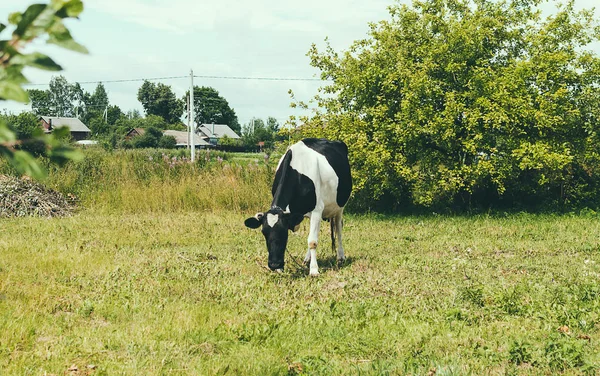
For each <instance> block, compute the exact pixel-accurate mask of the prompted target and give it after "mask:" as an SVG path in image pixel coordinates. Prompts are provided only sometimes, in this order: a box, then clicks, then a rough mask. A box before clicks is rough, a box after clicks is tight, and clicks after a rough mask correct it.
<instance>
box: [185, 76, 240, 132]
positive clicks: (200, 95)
mask: <svg viewBox="0 0 600 376" xmlns="http://www.w3.org/2000/svg"><path fill="white" fill-rule="evenodd" d="M189 93H190V92H189V91H187V92H186V95H185V97H184V99H185V98H187V97H188V96H189ZM194 112H195V114H196V115H195V120H196V123H197V124H212V123H215V124H226V125H228V126H229V127H230V128H231V129H233V130H234V131H235V132H236V133H237V134H240V132H241V126H240V123H239V122H238V118H237V115H236V114H235V110H234V109H233V108H231V107H230V106H229V103H228V102H227V100H226V99H225V98H223V97H222V96H221V95H219V92H218V91H217V90H215V89H214V88H212V87H207V86H202V87H199V86H194Z"/></svg>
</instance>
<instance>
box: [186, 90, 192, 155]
mask: <svg viewBox="0 0 600 376" xmlns="http://www.w3.org/2000/svg"><path fill="white" fill-rule="evenodd" d="M185 111H186V112H187V126H188V134H187V149H188V150H190V132H189V129H190V128H191V126H192V125H191V124H192V122H191V120H190V119H191V117H190V95H189V94H188V95H187V96H186V98H185Z"/></svg>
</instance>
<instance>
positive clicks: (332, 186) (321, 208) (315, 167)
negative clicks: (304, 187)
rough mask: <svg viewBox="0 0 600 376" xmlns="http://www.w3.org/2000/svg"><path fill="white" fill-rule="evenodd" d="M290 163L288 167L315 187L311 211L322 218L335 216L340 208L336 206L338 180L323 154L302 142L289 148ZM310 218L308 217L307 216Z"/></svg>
mask: <svg viewBox="0 0 600 376" xmlns="http://www.w3.org/2000/svg"><path fill="white" fill-rule="evenodd" d="M290 149H291V150H292V161H291V163H290V167H291V168H293V169H294V170H296V171H298V173H300V174H302V175H304V176H306V177H308V178H309V179H310V180H312V181H313V183H314V185H315V194H316V196H317V206H316V207H315V209H314V210H313V211H315V212H319V213H321V216H322V217H323V218H331V217H334V216H335V215H337V214H338V213H339V212H340V211H341V208H340V207H339V206H338V205H337V190H338V184H339V181H340V179H339V178H338V176H337V175H336V173H335V170H334V169H333V167H331V165H330V164H329V162H328V161H327V158H325V156H324V155H323V154H320V153H318V152H316V151H315V150H313V149H311V148H309V147H308V146H306V145H305V144H304V143H303V142H302V141H300V142H298V143H296V144H294V145H292V146H290ZM307 216H308V217H310V215H307Z"/></svg>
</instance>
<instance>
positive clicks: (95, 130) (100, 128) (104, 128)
mask: <svg viewBox="0 0 600 376" xmlns="http://www.w3.org/2000/svg"><path fill="white" fill-rule="evenodd" d="M87 126H88V128H90V131H91V132H92V136H94V137H97V136H100V135H104V134H106V133H108V132H109V128H108V124H107V123H106V122H105V121H104V119H103V118H101V117H94V118H91V119H90V120H89V121H88V124H87Z"/></svg>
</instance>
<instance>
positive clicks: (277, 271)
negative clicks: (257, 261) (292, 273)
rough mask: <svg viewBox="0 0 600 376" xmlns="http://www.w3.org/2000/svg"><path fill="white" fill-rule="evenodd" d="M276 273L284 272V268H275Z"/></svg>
mask: <svg viewBox="0 0 600 376" xmlns="http://www.w3.org/2000/svg"><path fill="white" fill-rule="evenodd" d="M273 271H274V272H275V273H283V269H275V270H273Z"/></svg>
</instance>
